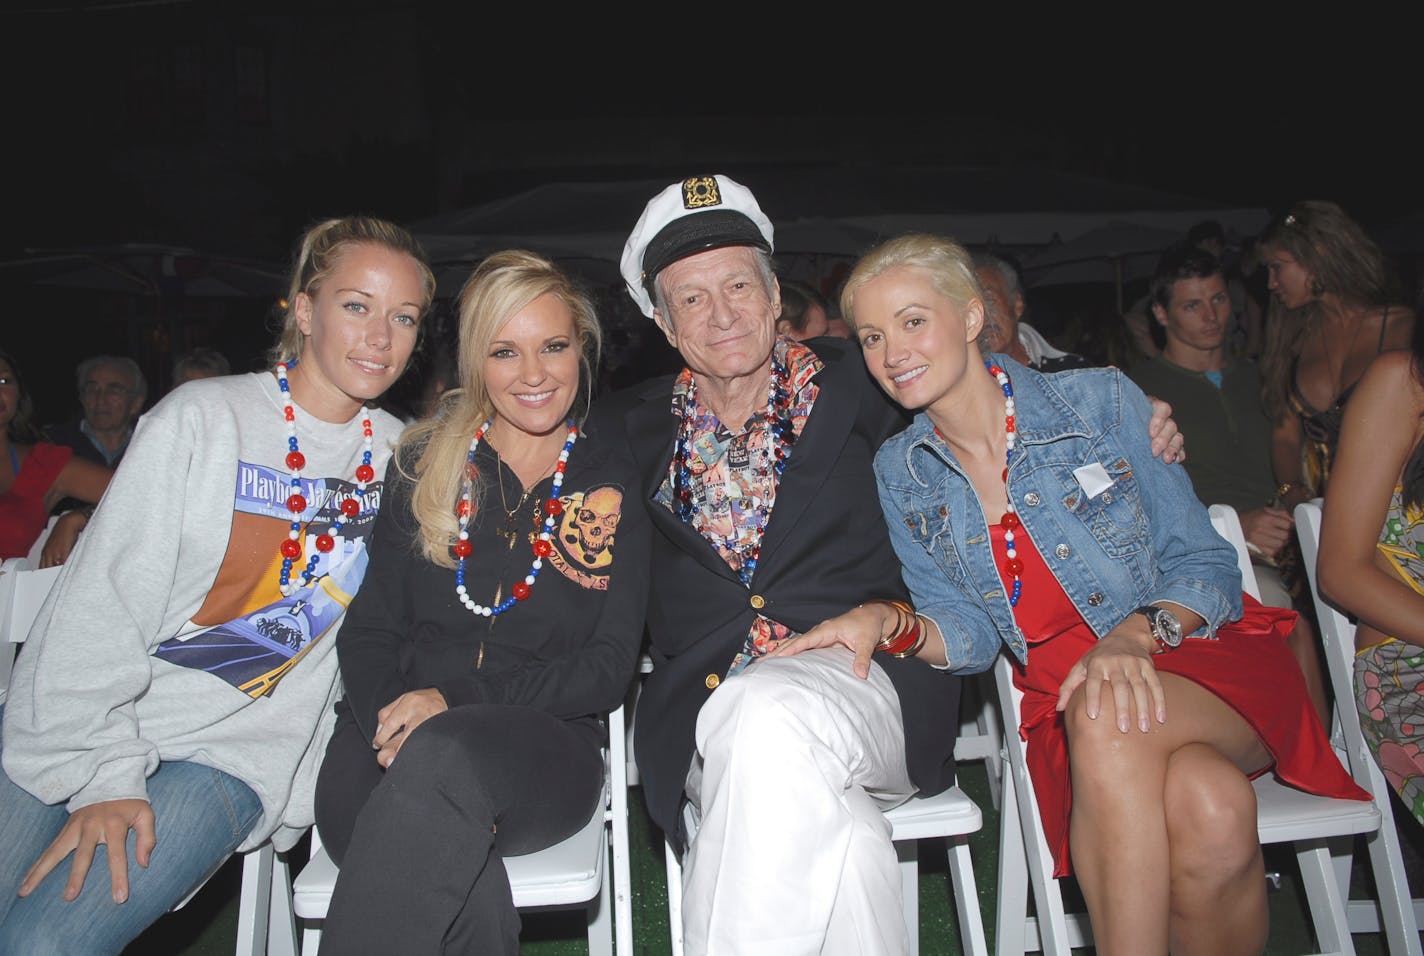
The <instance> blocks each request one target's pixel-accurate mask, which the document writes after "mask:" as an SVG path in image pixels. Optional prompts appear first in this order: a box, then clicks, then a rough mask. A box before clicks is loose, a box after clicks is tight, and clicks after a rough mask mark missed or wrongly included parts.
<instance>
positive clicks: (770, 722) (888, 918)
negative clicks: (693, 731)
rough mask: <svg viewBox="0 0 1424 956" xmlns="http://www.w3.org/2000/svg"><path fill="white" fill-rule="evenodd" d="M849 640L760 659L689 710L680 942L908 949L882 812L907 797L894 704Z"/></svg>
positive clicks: (703, 947) (739, 948) (717, 950)
mask: <svg viewBox="0 0 1424 956" xmlns="http://www.w3.org/2000/svg"><path fill="white" fill-rule="evenodd" d="M852 660H853V656H852V654H851V652H850V651H849V650H846V649H845V648H839V647H836V648H822V649H819V650H815V651H807V652H806V653H803V654H798V655H796V656H795V657H786V658H780V657H778V658H770V659H762V660H760V661H757V662H756V663H754V664H752V665H751V666H750V667H748V668H747V669H746V670H745V671H743V672H742V673H740V674H738V675H737V676H736V677H733V678H732V679H730V680H727V681H724V682H723V684H722V686H721V687H719V688H717V691H716V693H714V694H713V695H712V696H711V697H710V698H709V699H708V701H707V703H706V704H704V705H703V707H702V711H701V713H699V714H698V718H697V753H696V754H695V755H694V756H693V762H692V768H691V770H690V772H689V773H688V781H687V793H688V797H689V799H690V800H691V802H692V804H693V810H694V816H700V820H699V823H698V829H697V832H696V834H695V836H694V837H693V838H692V843H691V846H690V847H689V848H688V851H687V857H686V859H685V860H684V866H683V911H682V912H683V937H684V942H685V946H686V950H687V952H688V953H689V954H691V956H700V954H703V953H709V954H736V956H748V954H758V953H765V954H769V956H770V954H775V956H793V954H797V953H824V954H839V953H845V954H897V953H906V952H908V950H909V940H908V938H907V935H906V930H905V923H904V918H903V916H902V912H901V904H900V872H899V869H898V866H897V862H896V856H895V848H894V845H893V844H892V843H891V840H890V824H889V823H888V822H887V821H886V820H885V818H884V816H883V815H882V811H883V810H886V809H889V808H890V807H893V806H896V805H898V804H900V803H903V802H904V801H905V800H907V799H908V798H909V797H910V796H912V795H913V794H914V792H915V787H914V785H913V784H912V783H910V776H909V772H908V771H907V770H906V769H905V729H904V724H903V720H902V718H901V715H900V699H899V695H897V694H896V692H895V687H894V685H892V684H891V683H890V679H889V678H888V677H887V676H886V675H885V672H884V671H882V670H881V669H880V667H879V666H877V665H874V664H872V666H871V668H870V678H869V679H868V680H861V679H860V678H859V677H856V676H855V674H854V673H853V672H852V671H851V662H852Z"/></svg>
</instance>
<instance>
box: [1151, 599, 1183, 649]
mask: <svg viewBox="0 0 1424 956" xmlns="http://www.w3.org/2000/svg"><path fill="white" fill-rule="evenodd" d="M1152 630H1153V632H1154V633H1155V634H1156V635H1157V637H1158V639H1159V640H1161V641H1162V643H1163V644H1166V645H1167V646H1168V647H1176V646H1177V645H1179V644H1181V643H1182V622H1181V621H1179V620H1177V615H1175V614H1173V613H1172V612H1171V611H1168V610H1167V609H1165V608H1158V609H1157V613H1156V614H1155V615H1153V618H1152Z"/></svg>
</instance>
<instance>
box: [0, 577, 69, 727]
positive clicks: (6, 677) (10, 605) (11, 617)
mask: <svg viewBox="0 0 1424 956" xmlns="http://www.w3.org/2000/svg"><path fill="white" fill-rule="evenodd" d="M58 577H59V568H58V567H53V568H35V567H34V566H33V565H31V564H30V560H29V559H28V558H7V559H6V560H5V561H4V563H3V564H0V703H4V701H5V698H6V696H7V694H8V689H9V686H10V671H11V669H12V668H13V667H14V664H15V653H16V649H17V645H19V644H20V643H22V642H23V641H24V640H25V638H26V637H28V636H29V633H30V625H32V624H33V623H34V621H35V617H36V615H38V614H39V613H40V607H41V606H43V605H44V602H45V598H46V597H48V596H49V589H50V587H51V586H53V584H54V582H55V579H56V578H58Z"/></svg>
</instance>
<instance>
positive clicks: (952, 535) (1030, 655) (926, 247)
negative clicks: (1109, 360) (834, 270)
mask: <svg viewBox="0 0 1424 956" xmlns="http://www.w3.org/2000/svg"><path fill="white" fill-rule="evenodd" d="M842 314H843V315H845V316H846V317H847V318H848V319H849V320H850V321H851V323H852V325H853V326H854V328H855V331H856V336H857V338H858V339H859V341H860V342H861V345H862V348H863V351H864V356H865V361H866V365H867V368H868V369H869V371H870V374H871V375H872V377H873V378H874V379H875V380H876V381H877V382H878V383H879V384H880V385H881V387H882V388H884V389H885V391H886V392H887V393H888V394H889V395H890V396H891V397H892V398H894V399H895V400H896V401H897V402H899V403H900V404H901V405H903V406H905V407H906V408H907V409H911V410H915V411H917V412H919V414H918V415H917V417H916V418H915V420H914V422H913V424H911V425H910V427H909V428H907V429H906V430H905V431H903V432H901V433H900V434H899V435H896V436H894V437H893V438H891V439H889V440H888V441H887V442H886V443H885V444H884V445H883V446H882V447H881V449H880V451H879V453H878V454H877V455H876V460H875V471H876V478H877V480H878V483H879V489H880V502H881V506H882V508H883V509H884V511H885V518H886V523H887V524H888V526H889V528H890V536H891V540H892V542H893V543H894V545H895V549H896V552H897V554H898V555H899V557H900V561H901V564H902V566H903V574H904V578H905V582H906V584H907V585H908V587H909V590H910V592H911V595H912V596H913V598H914V602H915V607H914V609H913V611H911V610H909V609H905V608H897V607H895V606H894V605H893V604H890V603H884V602H870V603H868V604H866V605H863V606H862V607H860V608H857V609H855V610H853V611H850V612H848V613H847V614H845V615H842V616H841V617H839V618H835V619H833V620H831V621H828V622H826V623H825V624H822V625H821V626H820V627H817V628H814V629H813V630H811V631H809V632H807V633H806V634H805V635H803V637H802V638H800V639H799V640H796V641H793V642H792V643H791V644H790V645H788V646H786V647H785V649H784V650H781V651H778V653H786V654H791V653H796V652H798V651H799V650H802V649H805V648H807V647H816V646H823V645H827V644H843V645H846V646H849V647H851V648H852V649H853V650H855V651H856V652H857V654H858V655H860V657H861V658H862V660H863V661H865V662H868V660H869V658H870V655H871V653H873V652H874V651H875V650H877V649H879V650H881V651H888V652H890V653H898V654H900V655H907V654H914V655H915V656H918V657H920V658H922V659H924V660H926V661H928V662H930V663H932V664H935V665H936V666H939V667H944V668H948V669H949V670H951V671H954V672H957V673H975V672H979V671H983V670H986V669H988V668H989V667H990V666H991V665H992V664H993V661H994V659H995V658H996V657H997V655H998V654H999V652H1000V648H1001V646H1007V647H1008V649H1009V651H1010V652H1012V654H1013V656H1014V659H1015V662H1016V668H1015V670H1016V675H1015V681H1016V683H1017V684H1018V686H1019V687H1020V688H1021V689H1022V690H1023V691H1024V700H1023V712H1022V722H1021V726H1022V728H1023V730H1024V732H1025V734H1026V737H1027V740H1028V759H1029V768H1030V773H1031V774H1032V775H1033V777H1034V784H1035V790H1036V791H1037V794H1038V799H1039V809H1040V811H1041V815H1042V817H1043V821H1044V829H1045V832H1046V835H1047V837H1048V841H1049V845H1050V846H1051V847H1052V848H1053V850H1054V856H1055V863H1056V872H1057V874H1058V875H1065V874H1067V873H1069V872H1073V873H1075V874H1076V876H1077V878H1078V881H1079V884H1080V886H1081V887H1082V890H1083V896H1084V898H1085V900H1086V901H1087V904H1088V911H1089V915H1090V916H1091V919H1092V923H1093V934H1094V939H1095V942H1096V944H1097V951H1098V952H1099V953H1100V954H1103V956H1111V954H1115V953H1131V954H1141V953H1166V952H1167V951H1168V950H1169V948H1170V950H1171V951H1172V952H1173V953H1178V954H1181V953H1211V954H1222V953H1238V952H1239V953H1259V952H1261V950H1262V949H1263V948H1264V946H1265V941H1266V931H1267V911H1266V897H1265V887H1266V882H1265V878H1264V868H1263V864H1262V859H1261V852H1260V846H1259V843H1258V841H1257V835H1256V809H1255V795H1254V792H1253V790H1252V788H1251V785H1250V778H1251V777H1253V776H1256V775H1258V774H1261V773H1263V772H1265V771H1267V770H1274V772H1275V773H1276V774H1277V775H1278V776H1279V777H1280V778H1281V779H1282V780H1284V781H1286V782H1287V783H1290V784H1293V785H1295V786H1298V787H1301V788H1303V789H1306V790H1310V791H1312V792H1316V793H1326V794H1330V795H1332V796H1342V797H1355V798H1358V799H1366V798H1367V795H1366V794H1365V793H1364V792H1363V791H1361V790H1359V788H1357V787H1356V786H1355V784H1354V783H1353V781H1351V780H1350V778H1349V776H1348V775H1346V774H1345V772H1344V770H1343V769H1342V767H1341V766H1340V763H1339V761H1338V760H1337V759H1336V758H1335V756H1334V755H1333V753H1332V752H1331V750H1330V747H1329V743H1328V741H1327V739H1326V736H1325V732H1324V730H1323V729H1322V728H1321V725H1320V721H1319V718H1318V717H1317V715H1316V713H1315V711H1314V709H1313V708H1312V706H1311V704H1310V701H1309V698H1308V697H1307V694H1306V689H1305V683H1304V679H1303V678H1302V676H1301V673H1300V670H1299V667H1298V665H1297V664H1296V663H1295V659H1294V658H1293V657H1292V656H1291V654H1290V651H1289V650H1288V648H1287V646H1286V643H1285V635H1286V634H1287V633H1289V631H1290V629H1291V627H1292V625H1293V623H1294V620H1295V614H1294V612H1291V611H1285V610H1280V609H1276V608H1265V607H1262V606H1261V605H1260V604H1258V603H1256V602H1255V601H1253V600H1252V599H1250V598H1249V597H1247V596H1245V595H1243V594H1242V592H1241V579H1240V573H1239V572H1238V570H1237V565H1236V560H1235V556H1234V554H1233V552H1232V549H1231V546H1230V545H1229V544H1227V543H1226V542H1225V541H1224V540H1223V539H1222V538H1221V537H1220V536H1218V535H1217V534H1216V533H1215V531H1214V530H1213V528H1212V525H1211V521H1210V518H1209V517H1208V515H1207V512H1206V509H1205V508H1204V507H1202V505H1201V504H1200V503H1199V502H1198V501H1197V498H1196V496H1195V495H1194V494H1193V493H1192V488H1191V484H1190V481H1189V479H1188V478H1187V476H1186V473H1185V471H1183V469H1182V468H1180V467H1178V466H1176V465H1167V464H1164V463H1162V462H1161V461H1159V460H1156V459H1154V458H1153V457H1152V452H1151V448H1150V442H1149V439H1148V434H1147V421H1148V416H1149V413H1150V409H1149V406H1148V401H1147V398H1146V396H1144V395H1143V394H1142V392H1141V391H1140V390H1138V388H1137V387H1136V386H1135V385H1134V384H1132V382H1131V381H1129V380H1128V379H1127V377H1126V376H1124V375H1123V374H1121V373H1120V372H1118V371H1117V370H1114V369H1083V370H1076V371H1071V372H1063V373H1059V374H1056V375H1049V376H1045V375H1042V374H1039V373H1037V372H1034V371H1032V370H1031V369H1028V368H1025V367H1024V366H1022V365H1019V364H1018V363H1016V362H1014V361H1012V360H1011V359H1009V358H1008V357H1007V356H1002V355H990V356H988V357H987V359H986V358H985V357H984V356H983V355H982V354H981V352H980V350H979V348H978V346H977V344H976V342H977V339H978V337H979V334H980V331H981V329H982V326H983V318H984V308H983V303H982V298H981V295H980V292H979V289H978V286H977V284H976V282H975V279H974V273H973V267H972V264H971V262H970V259H969V256H968V254H967V253H966V252H965V250H964V249H963V248H961V247H960V246H958V245H957V244H955V243H953V242H951V241H949V240H947V239H942V238H939V237H934V236H925V235H911V236H904V237H901V238H899V239H895V240H891V241H890V242H888V243H885V244H883V245H881V246H879V247H877V248H876V249H874V250H872V251H871V252H870V253H868V254H867V255H866V256H865V257H863V258H862V259H861V261H860V262H859V263H858V264H857V266H856V268H855V270H854V272H853V273H852V274H851V277H850V279H849V280H848V281H847V283H846V286H845V291H844V293H843V294H842ZM999 516H1002V517H999ZM1184 638H1185V639H1184ZM1070 861H1071V862H1070Z"/></svg>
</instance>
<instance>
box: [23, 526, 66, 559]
mask: <svg viewBox="0 0 1424 956" xmlns="http://www.w3.org/2000/svg"><path fill="white" fill-rule="evenodd" d="M59 518H60V516H59V515H50V516H49V520H48V521H46V522H45V526H44V530H43V531H41V532H40V536H39V537H38V538H36V539H35V543H34V544H32V545H30V553H29V554H27V555H25V557H27V558H29V559H30V564H31V565H32V566H34V567H39V566H40V552H42V551H43V550H44V546H45V542H46V541H48V540H49V536H50V533H51V532H52V531H54V525H55V522H57V521H59Z"/></svg>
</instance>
